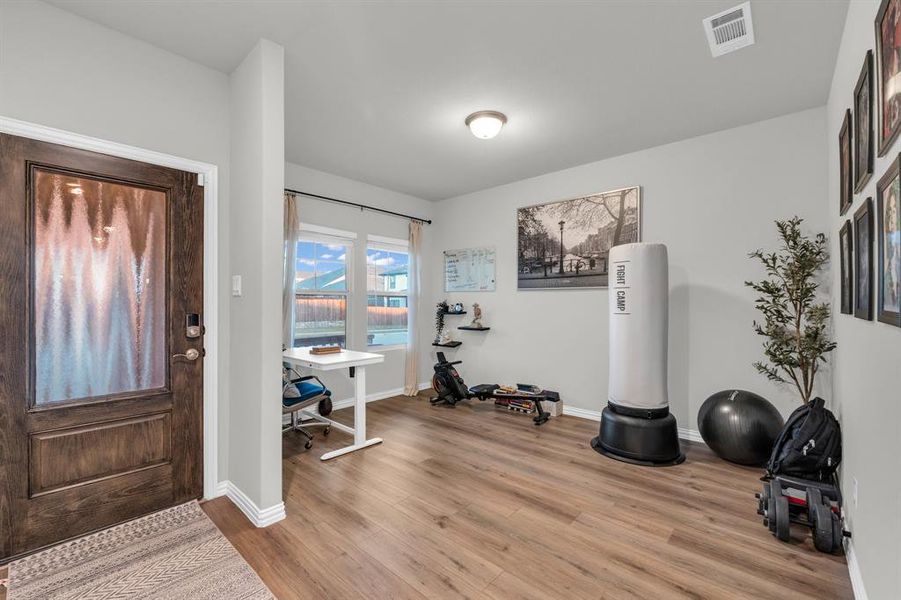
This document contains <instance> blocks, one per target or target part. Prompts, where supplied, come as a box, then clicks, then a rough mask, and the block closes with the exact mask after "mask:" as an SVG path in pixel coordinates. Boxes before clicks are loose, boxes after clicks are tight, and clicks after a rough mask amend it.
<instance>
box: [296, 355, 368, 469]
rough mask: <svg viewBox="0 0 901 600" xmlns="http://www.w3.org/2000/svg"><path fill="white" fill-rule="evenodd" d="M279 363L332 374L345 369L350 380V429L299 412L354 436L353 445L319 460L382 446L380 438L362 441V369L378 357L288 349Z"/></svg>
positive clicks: (331, 421) (364, 415)
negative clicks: (352, 386) (351, 395)
mask: <svg viewBox="0 0 901 600" xmlns="http://www.w3.org/2000/svg"><path fill="white" fill-rule="evenodd" d="M282 360H284V361H285V362H286V363H289V364H291V365H294V366H299V367H307V368H309V369H313V370H315V371H335V370H338V369H349V371H350V376H351V377H352V378H353V380H354V426H353V427H348V426H347V425H343V424H341V423H338V422H337V421H333V420H332V419H328V418H326V417H323V416H321V415H317V414H315V413H312V412H309V411H306V410H303V411H300V413H301V414H303V416H305V417H308V418H311V419H315V420H317V421H319V422H321V423H328V424H329V425H330V426H331V427H334V428H335V429H338V430H340V431H343V432H345V433H349V434H351V435H353V436H354V443H353V444H352V445H350V446H346V447H344V448H341V449H339V450H333V451H331V452H326V453H325V454H323V455H322V457H321V459H320V460H329V459H330V458H335V457H337V456H341V455H343V454H348V453H350V452H355V451H357V450H362V449H363V448H366V447H368V446H374V445H375V444H380V443H382V438H372V439H369V440H367V439H366V366H367V365H375V364H378V363H380V362H384V360H385V357H384V355H382V354H373V353H371V352H356V351H354V350H342V351H341V352H336V353H335V354H313V353H311V352H310V349H309V348H291V349H290V350H285V352H284V353H282Z"/></svg>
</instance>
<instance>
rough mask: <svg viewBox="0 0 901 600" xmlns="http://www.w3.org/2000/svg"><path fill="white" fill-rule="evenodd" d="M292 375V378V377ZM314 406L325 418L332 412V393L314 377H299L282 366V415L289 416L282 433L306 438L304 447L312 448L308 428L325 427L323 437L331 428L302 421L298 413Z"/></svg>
mask: <svg viewBox="0 0 901 600" xmlns="http://www.w3.org/2000/svg"><path fill="white" fill-rule="evenodd" d="M292 375H294V377H292ZM314 404H316V405H318V409H319V414H320V415H322V416H327V415H328V414H329V413H331V412H332V392H331V390H330V389H328V388H327V387H325V384H324V383H322V381H320V380H319V378H318V377H316V376H315V375H301V374H300V373H298V372H297V371H295V370H294V369H293V368H291V367H288V366H286V365H283V366H282V414H283V415H284V414H290V415H291V422H290V423H289V424H288V425H285V426H283V427H282V433H285V432H287V431H297V432H299V433H300V434H302V435H303V436H304V437H306V438H307V443H306V444H304V447H305V448H306V449H307V450H309V449H310V448H312V447H313V434H312V433H310V432H309V431H308V428H310V427H325V429H323V430H322V434H323V435H328V433H329V431H330V430H331V428H330V427H329V424H328V423H321V422H318V421H314V420H310V421H306V422H304V421H302V420H301V419H299V418H298V413H301V412H302V411H303V410H304V409H307V408H309V407H311V406H313V405H314Z"/></svg>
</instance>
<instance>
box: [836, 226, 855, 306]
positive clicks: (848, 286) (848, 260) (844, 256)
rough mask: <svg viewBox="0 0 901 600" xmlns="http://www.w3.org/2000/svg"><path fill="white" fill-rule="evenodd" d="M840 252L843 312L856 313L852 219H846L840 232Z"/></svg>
mask: <svg viewBox="0 0 901 600" xmlns="http://www.w3.org/2000/svg"><path fill="white" fill-rule="evenodd" d="M838 246H839V254H841V263H840V266H841V268H840V271H841V281H840V284H841V310H842V314H845V315H850V314H853V313H854V240H853V235H852V234H851V221H845V224H844V225H842V228H841V230H840V231H839V232H838Z"/></svg>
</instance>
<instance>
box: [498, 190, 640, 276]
mask: <svg viewBox="0 0 901 600" xmlns="http://www.w3.org/2000/svg"><path fill="white" fill-rule="evenodd" d="M516 225H517V228H518V246H519V247H518V252H517V256H518V260H517V266H518V275H517V284H518V285H517V287H518V288H519V289H521V290H523V289H566V288H587V287H606V286H607V273H608V270H609V264H608V254H609V252H610V248H612V247H613V246H618V245H620V244H629V243H633V242H638V241H640V240H641V190H640V188H639V187H638V186H635V187H628V188H623V189H619V190H611V191H609V192H601V193H598V194H589V195H587V196H580V197H578V198H570V199H568V200H560V201H557V202H550V203H547V204H538V205H535V206H527V207H524V208H520V209H518V210H517V214H516Z"/></svg>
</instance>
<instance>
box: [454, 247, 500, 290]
mask: <svg viewBox="0 0 901 600" xmlns="http://www.w3.org/2000/svg"><path fill="white" fill-rule="evenodd" d="M494 265H495V257H494V248H464V249H463V250H445V251H444V291H445V292H493V291H494V276H495V270H494Z"/></svg>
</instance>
